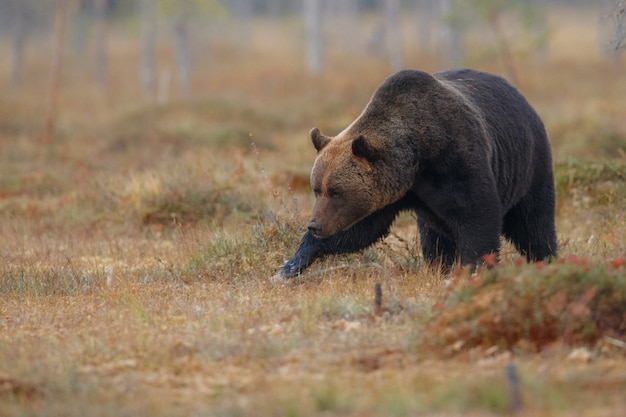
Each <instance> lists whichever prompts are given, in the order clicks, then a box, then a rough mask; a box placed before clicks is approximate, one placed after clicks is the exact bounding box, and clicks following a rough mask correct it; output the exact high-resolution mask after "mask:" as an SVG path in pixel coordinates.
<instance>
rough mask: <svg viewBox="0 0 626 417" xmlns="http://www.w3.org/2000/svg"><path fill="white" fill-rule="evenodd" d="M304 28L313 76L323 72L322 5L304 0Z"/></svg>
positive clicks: (314, 1) (318, 1) (308, 66)
mask: <svg viewBox="0 0 626 417" xmlns="http://www.w3.org/2000/svg"><path fill="white" fill-rule="evenodd" d="M304 27H305V32H306V54H307V56H306V63H307V70H308V71H309V73H311V74H319V73H320V72H322V66H323V64H322V3H321V1H320V0H304Z"/></svg>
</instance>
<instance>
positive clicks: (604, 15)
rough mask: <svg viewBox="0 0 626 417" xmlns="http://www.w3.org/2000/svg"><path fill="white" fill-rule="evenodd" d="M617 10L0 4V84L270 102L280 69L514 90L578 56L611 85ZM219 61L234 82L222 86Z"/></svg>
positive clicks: (412, 2)
mask: <svg viewBox="0 0 626 417" xmlns="http://www.w3.org/2000/svg"><path fill="white" fill-rule="evenodd" d="M624 7H625V6H624V1H619V0H587V1H585V0H582V1H581V0H467V1H459V0H335V1H331V0H2V1H0V48H1V51H2V55H3V57H4V59H2V64H0V65H1V66H0V88H2V89H3V91H4V92H5V93H4V94H3V95H5V96H6V94H7V93H11V94H15V93H17V92H24V91H28V90H31V91H32V90H38V91H41V92H45V93H46V94H48V95H49V94H50V93H51V90H53V89H54V88H58V87H61V88H62V90H63V93H68V94H69V95H74V94H76V93H77V92H76V91H73V90H74V87H75V86H77V85H80V90H81V91H80V94H83V95H92V96H94V95H97V97H95V96H94V97H91V99H92V100H100V101H101V100H106V101H107V103H108V104H109V105H113V106H117V105H118V104H119V103H124V102H126V103H127V102H128V100H133V101H134V100H140V99H144V100H148V101H155V102H158V103H166V102H168V101H171V100H188V99H197V98H202V97H209V96H215V95H216V94H221V93H224V92H229V93H234V94H241V95H256V94H257V93H268V94H270V93H272V92H275V91H278V90H280V89H281V87H282V86H281V85H280V84H281V83H282V78H283V77H287V76H286V73H289V74H297V76H311V75H317V76H319V77H330V76H335V77H336V76H337V75H338V73H341V72H344V71H346V69H348V68H349V69H351V70H353V69H354V68H359V69H360V73H358V74H354V75H355V76H356V77H357V78H360V79H361V80H363V78H365V79H367V78H368V75H367V74H368V73H370V68H372V67H374V68H375V69H374V68H373V69H374V71H375V70H377V69H378V68H384V69H385V71H386V72H392V71H397V70H399V69H401V68H405V67H417V68H422V69H425V70H429V71H435V70H441V69H445V68H448V67H458V66H472V67H479V68H486V69H491V70H493V71H495V72H498V73H501V74H502V75H504V76H506V77H507V78H509V79H510V80H511V81H512V82H513V83H515V84H519V83H522V84H523V82H524V81H525V80H526V78H528V77H526V76H525V75H524V74H523V73H524V72H525V71H527V69H528V68H529V67H532V68H535V67H537V66H539V68H540V69H541V68H543V67H541V65H544V64H549V63H550V62H551V61H553V60H555V59H561V60H568V59H569V60H570V61H573V60H574V58H581V59H580V62H578V63H577V65H578V67H579V68H578V70H579V71H581V74H584V70H583V69H582V67H584V66H585V65H586V64H591V63H596V62H600V63H602V64H604V65H606V66H608V67H611V69H612V70H613V73H611V76H617V75H619V74H620V73H622V72H623V70H624V59H623V55H624V53H623V50H624V43H625V40H624V37H625V33H626V23H625V20H626V18H625V17H624V15H625V12H624ZM567 37H569V38H567ZM566 38H567V39H566ZM350 61H352V62H358V63H360V65H356V66H355V67H354V68H353V67H352V66H351V64H349V62H350ZM569 63H570V64H573V62H569ZM233 64H235V65H237V67H238V70H240V71H238V74H237V78H238V79H237V80H233V79H230V80H229V79H226V78H224V76H225V75H227V74H224V72H231V73H232V69H231V65H233ZM244 67H245V68H244ZM545 68H546V69H547V68H549V67H545ZM591 68H593V67H592V66H589V71H592V69H591ZM244 69H245V70H246V71H245V72H244V71H243V70H244ZM595 70H597V68H594V69H593V71H595ZM257 76H258V78H257ZM250 77H252V78H254V88H253V89H252V90H253V91H250V87H251V86H250V85H249V84H248V82H250V81H249V80H246V78H250ZM378 78H380V77H378ZM376 81H379V80H378V79H377V80H376ZM53 94H55V93H53ZM41 98H43V97H41ZM48 99H50V97H48ZM89 116H90V117H93V116H94V115H93V114H91V115H89Z"/></svg>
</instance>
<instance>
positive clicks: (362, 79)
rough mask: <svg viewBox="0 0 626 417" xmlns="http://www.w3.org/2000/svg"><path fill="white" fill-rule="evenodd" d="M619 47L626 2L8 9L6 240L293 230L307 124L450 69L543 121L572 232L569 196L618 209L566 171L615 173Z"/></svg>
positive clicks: (3, 90) (338, 125)
mask: <svg viewBox="0 0 626 417" xmlns="http://www.w3.org/2000/svg"><path fill="white" fill-rule="evenodd" d="M625 36H626V12H625V1H624V0H587V1H580V0H552V1H548V0H543V1H541V0H440V1H435V0H413V1H409V0H335V1H331V0H0V54H1V55H0V56H2V59H0V216H1V218H2V219H4V220H6V221H2V222H0V223H1V224H0V232H2V233H3V235H4V236H13V238H12V239H9V238H7V239H5V242H4V243H3V244H2V245H0V248H1V247H6V248H8V249H7V251H8V252H7V253H9V252H10V253H15V247H14V245H15V242H22V244H23V246H24V247H31V245H32V241H31V239H32V238H33V237H38V238H39V239H40V238H41V236H44V235H46V233H49V234H50V236H53V237H57V238H58V237H59V236H63V234H59V233H58V232H63V233H68V234H72V235H73V236H74V237H77V238H75V239H72V238H69V237H68V238H67V239H66V240H68V241H72V242H83V244H82V245H81V244H78V243H72V244H71V245H74V249H73V250H75V251H78V252H80V251H83V250H87V249H84V248H85V247H86V245H85V244H84V242H85V239H87V238H88V237H89V236H93V235H94V233H96V234H97V233H101V234H103V236H104V237H103V236H100V237H99V238H98V237H96V238H95V240H98V239H100V240H103V239H104V240H105V241H109V242H110V241H114V240H115V239H113V238H112V237H111V236H110V233H111V232H110V231H111V230H113V229H115V227H114V226H115V225H117V226H119V227H118V228H117V229H115V230H116V232H115V233H117V235H116V236H120V235H121V236H143V235H144V234H146V233H147V234H148V236H154V235H153V234H151V233H153V232H154V233H162V232H163V231H167V230H173V231H176V230H179V229H177V228H176V227H175V228H170V226H172V225H175V226H180V225H187V224H188V225H197V224H198V223H202V224H204V225H206V227H207V228H208V229H207V232H206V233H207V236H213V235H212V234H213V233H216V232H215V231H218V230H226V231H228V230H230V231H233V232H235V233H241V232H242V230H244V229H242V228H241V225H242V224H248V225H255V224H258V222H259V218H265V217H264V216H265V214H263V213H268V212H270V213H279V214H281V213H283V214H288V216H289V218H290V219H293V222H292V224H294V225H298V226H301V225H303V224H304V222H305V220H306V217H307V216H308V213H309V210H310V207H311V205H312V201H313V197H312V193H311V191H310V188H309V184H308V176H309V172H310V168H311V166H312V163H313V160H314V158H315V152H314V150H313V148H312V146H311V144H310V141H309V138H308V132H309V130H310V129H311V128H312V127H314V126H317V127H319V128H320V129H321V130H322V131H323V132H324V133H326V134H328V135H334V134H337V133H338V132H340V131H341V130H342V129H343V128H345V127H346V126H347V125H348V124H349V123H350V122H351V121H352V120H354V118H355V117H357V116H358V115H359V113H360V112H361V110H362V109H363V108H364V107H365V105H366V104H367V101H368V100H369V97H370V96H371V94H372V92H373V91H374V90H375V89H376V87H377V86H378V85H380V84H381V82H382V81H383V80H384V78H385V77H387V76H388V75H389V74H390V73H392V72H394V71H396V70H399V69H401V68H416V69H422V70H425V71H428V72H436V71H439V70H443V69H446V68H450V67H460V66H465V67H471V68H475V69H479V70H485V71H489V72H493V73H496V74H499V75H502V76H504V77H506V78H507V79H508V80H510V81H511V82H512V83H513V84H514V85H515V86H517V87H518V88H519V89H520V90H521V92H522V93H523V94H524V95H525V96H526V97H527V98H528V100H529V101H530V102H531V104H532V105H533V106H534V107H535V108H536V109H537V111H538V113H539V114H540V115H541V117H542V118H543V120H544V122H545V124H546V127H547V130H548V134H549V136H550V140H551V142H552V145H553V149H554V155H555V163H556V164H557V170H556V173H557V179H556V180H557V186H558V191H559V207H560V211H559V216H560V217H559V219H560V220H559V221H560V224H559V227H560V230H566V229H568V228H569V224H570V223H572V222H578V221H579V219H578V217H575V216H573V217H572V216H569V215H567V216H566V215H564V212H563V210H564V207H566V206H570V205H571V204H573V203H572V202H571V201H570V200H564V199H565V198H570V197H571V196H572V195H574V194H573V193H575V192H578V194H576V195H574V197H572V198H575V199H577V200H576V201H578V200H580V201H582V203H581V204H582V206H580V207H581V209H584V207H586V206H585V205H584V204H587V203H586V202H588V201H589V200H594V199H601V200H602V201H605V200H606V202H608V203H611V204H613V202H615V201H618V200H619V201H622V200H620V199H621V198H622V197H620V196H621V194H619V193H617V192H616V191H615V190H616V187H617V186H618V184H619V183H620V178H621V177H620V175H621V174H615V172H618V171H616V170H615V168H614V167H613V166H612V165H611V166H606V165H599V166H600V168H597V167H596V165H580V164H579V165H576V164H577V163H578V162H576V163H574V162H571V161H608V160H612V161H621V162H620V163H621V164H622V165H623V161H624V159H625V158H626V157H625V154H624V152H625V149H626V75H625V71H626V62H625V61H626V58H625V56H624V55H625V53H624V51H625V49H626V48H625ZM573 164H574V165H573ZM611 173H613V174H611ZM579 174H580V175H579ZM577 175H579V176H580V178H583V179H584V181H587V180H588V181H596V180H597V181H600V183H601V184H602V187H604V188H602V192H601V193H600V194H597V195H596V194H593V195H592V194H589V190H587V189H583V191H580V187H578V185H577V184H578V183H576V184H574V185H572V184H573V183H574V182H576V181H579V180H578V179H577V178H579V177H578V176H577ZM587 177H588V178H587ZM614 180H615V181H614ZM580 181H583V180H580ZM621 181H623V178H621ZM616 184H617V185H616ZM572 190H573V191H572ZM577 190H578V191H577ZM599 196H600V197H599ZM563 201H566V203H562V202H563ZM259 216H260V217H259ZM568 216H569V217H568ZM599 216H600V214H599ZM409 223H412V222H409ZM595 225H597V223H596V224H595ZM146 226H147V227H146ZM590 227H591V226H590ZM594 227H595V226H594ZM194 230H197V229H194ZM245 230H248V228H246V229H245ZM411 230H413V229H411ZM585 234H587V232H583V235H585ZM207 236H204V237H199V238H198V240H204V241H206V240H209V239H210V237H207ZM293 236H296V237H293ZM293 236H292V237H289V239H286V242H290V243H289V244H293V245H295V244H296V243H297V233H296V234H294V235H293ZM580 238H581V239H583V240H584V241H586V240H587V239H588V236H586V237H585V236H581V237H580ZM64 244H65V245H68V243H64ZM37 245H38V246H39V247H45V246H46V244H44V242H42V241H41V240H40V241H38V243H37ZM76 245H79V246H80V247H78V246H76ZM50 246H51V247H56V246H58V243H57V242H52V243H50ZM70 247H71V246H70ZM151 250H154V248H153V249H151ZM93 251H95V252H98V250H95V249H93V250H92V252H93ZM113 252H114V253H116V256H126V254H127V253H128V251H127V250H126V249H120V250H113ZM285 252H289V250H283V249H281V250H280V251H277V254H276V255H275V256H276V258H277V259H278V260H277V261H276V262H275V264H276V265H279V264H280V262H281V261H282V259H283V257H284V256H286V254H285ZM22 253H24V251H22ZM39 255H41V254H39ZM39 255H38V256H39ZM129 256H130V255H129Z"/></svg>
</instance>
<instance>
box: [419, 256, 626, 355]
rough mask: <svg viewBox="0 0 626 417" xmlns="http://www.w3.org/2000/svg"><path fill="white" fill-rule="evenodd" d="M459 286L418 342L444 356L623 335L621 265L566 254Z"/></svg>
mask: <svg viewBox="0 0 626 417" xmlns="http://www.w3.org/2000/svg"><path fill="white" fill-rule="evenodd" d="M457 279H459V282H462V283H461V284H458V285H457V286H456V287H455V288H454V289H453V290H452V292H451V294H450V295H449V297H448V299H447V300H446V301H445V303H443V304H440V305H439V306H438V308H439V309H440V313H439V315H438V316H437V317H436V318H435V319H434V320H433V321H432V322H431V323H430V324H429V325H428V326H427V329H426V331H425V333H424V342H425V343H426V344H427V345H430V346H431V347H433V348H436V349H441V348H444V349H445V350H446V351H447V352H448V353H452V352H454V351H455V350H463V349H469V348H473V347H476V346H482V347H486V348H489V347H491V346H499V347H500V348H502V349H513V348H515V347H516V346H518V345H519V344H520V343H523V344H524V345H526V346H530V347H531V348H532V349H534V350H540V349H541V348H542V347H543V346H546V345H548V344H550V343H552V342H555V341H558V340H561V341H563V342H564V343H566V344H568V345H593V344H594V343H595V342H597V341H598V340H600V339H601V338H602V337H603V336H605V335H608V336H612V337H617V338H624V337H625V336H626V276H625V274H624V268H623V265H622V263H620V262H614V264H613V265H609V266H606V267H605V266H595V265H591V264H590V263H589V262H588V261H587V260H585V259H580V258H575V257H571V258H569V259H566V260H562V261H559V262H557V263H555V264H551V265H543V264H537V265H522V266H511V267H502V268H496V269H494V270H491V271H486V272H484V273H482V274H479V275H477V276H475V277H470V278H462V277H457Z"/></svg>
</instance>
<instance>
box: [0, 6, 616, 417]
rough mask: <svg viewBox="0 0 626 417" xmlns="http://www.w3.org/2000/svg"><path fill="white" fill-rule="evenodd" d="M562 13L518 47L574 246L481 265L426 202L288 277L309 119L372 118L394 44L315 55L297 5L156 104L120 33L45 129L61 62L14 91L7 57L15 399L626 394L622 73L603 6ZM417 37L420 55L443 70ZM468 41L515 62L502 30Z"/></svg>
mask: <svg viewBox="0 0 626 417" xmlns="http://www.w3.org/2000/svg"><path fill="white" fill-rule="evenodd" d="M563 13H564V14H559V16H560V18H559V19H556V20H555V23H557V25H556V26H555V30H554V33H553V35H552V37H551V42H550V53H549V55H548V57H547V58H546V59H545V60H543V61H540V60H536V59H535V58H534V56H533V55H532V54H531V53H529V52H528V51H527V50H526V49H524V47H523V46H520V47H519V51H518V53H519V55H518V57H519V60H518V65H519V68H518V69H519V71H518V72H519V74H518V76H519V84H518V88H519V89H520V90H521V91H522V92H523V93H524V94H525V95H526V97H527V98H528V99H529V101H530V102H531V103H532V104H533V106H535V108H536V109H537V111H538V113H539V114H540V115H541V116H542V118H543V119H544V121H545V124H546V127H547V130H548V133H549V136H550V138H551V141H552V144H553V151H554V159H555V181H556V186H557V232H558V239H559V245H560V247H559V251H560V257H559V259H558V260H557V261H556V262H554V263H552V264H539V265H527V264H525V263H524V262H521V261H520V258H519V256H518V255H517V254H516V253H515V251H514V250H513V249H512V248H511V247H510V246H508V245H506V244H505V245H504V246H503V250H502V260H501V262H500V264H499V265H498V266H497V267H495V268H494V269H492V270H489V271H479V272H478V273H476V274H471V273H470V272H469V271H467V270H463V269H457V270H455V271H454V272H452V273H451V274H441V273H436V272H433V271H432V270H430V269H428V268H426V267H425V266H424V265H423V262H422V260H421V255H420V250H419V241H418V238H417V236H416V228H415V218H414V217H412V216H409V215H406V216H403V217H401V218H400V219H399V220H398V222H397V223H396V225H395V226H394V229H393V232H392V234H391V236H389V238H388V239H386V240H385V241H383V242H381V243H379V244H377V245H375V246H374V247H372V248H370V249H367V250H365V251H363V252H362V253H357V254H353V255H348V256H335V257H329V258H327V259H325V260H323V261H320V262H317V263H315V264H314V265H313V266H312V267H311V268H310V269H309V270H307V272H306V273H305V274H304V275H303V276H302V277H301V279H299V280H297V281H296V282H294V283H293V284H291V285H280V284H279V285H276V284H272V283H271V282H270V278H271V277H272V276H273V275H274V274H275V273H276V271H277V270H278V268H279V267H280V266H281V264H282V263H283V262H284V261H285V260H286V259H287V258H288V257H289V256H290V255H292V254H293V252H294V251H295V249H296V247H297V245H298V242H299V239H300V236H301V234H302V233H303V231H304V225H305V224H306V220H307V218H308V215H309V213H310V210H311V207H312V204H313V195H312V192H311V190H310V187H309V184H308V177H309V171H310V168H311V166H312V163H313V160H314V158H315V151H314V149H313V147H312V145H311V144H310V141H309V138H308V131H309V129H310V128H312V127H314V126H317V127H319V128H320V129H322V131H324V132H326V133H328V134H335V133H337V132H339V131H340V130H342V129H343V128H344V127H345V126H346V125H347V124H348V123H350V122H351V121H352V120H353V119H354V118H355V117H356V116H357V115H358V114H359V113H360V111H361V109H362V108H363V107H364V106H365V104H366V103H367V101H368V99H369V97H370V95H371V93H372V92H373V91H374V89H375V88H376V87H377V86H378V85H379V84H380V83H381V82H382V80H383V79H384V78H385V77H386V76H387V75H388V74H389V68H388V65H387V64H386V63H385V62H384V61H383V60H381V59H380V58H376V57H372V56H368V55H362V56H361V55H354V56H347V55H346V54H345V52H344V51H337V50H333V49H331V50H330V51H329V53H328V56H327V62H326V71H325V72H324V73H322V74H320V75H307V74H306V71H305V70H304V62H303V61H304V60H303V59H301V46H300V45H299V44H298V42H296V40H297V38H298V35H297V28H296V27H295V25H294V24H293V23H287V24H285V25H280V26H279V25H276V24H273V23H272V22H267V21H258V22H255V27H254V33H255V37H254V43H253V44H252V45H251V47H250V48H249V49H246V50H245V51H243V50H240V49H238V48H237V47H236V46H234V45H233V44H230V43H228V42H213V43H211V44H210V45H208V46H207V51H208V52H207V53H206V54H200V55H198V58H197V59H198V60H197V62H196V64H195V70H194V71H195V72H194V74H193V84H192V92H193V96H192V97H191V98H190V99H188V100H183V99H180V98H178V97H176V94H175V89H173V91H174V93H173V94H172V98H171V100H170V101H169V102H168V103H166V104H158V103H154V102H153V101H151V100H148V99H146V98H145V97H144V95H143V93H142V91H141V89H140V85H139V83H138V82H137V76H136V75H134V74H136V73H137V71H138V70H137V68H138V67H137V66H138V62H139V57H138V42H137V40H136V39H129V38H128V37H125V36H119V37H112V38H111V39H110V42H111V45H112V46H111V48H110V54H111V56H110V61H109V65H110V68H109V80H108V82H109V87H108V88H107V89H105V90H100V89H98V88H97V86H96V85H95V83H94V81H93V71H92V68H90V67H89V63H88V62H83V63H80V62H78V60H72V58H71V57H69V58H68V59H67V61H66V63H65V68H64V72H63V81H62V87H61V90H60V96H59V112H58V123H57V127H56V133H55V135H54V137H53V138H52V139H51V140H49V141H45V140H43V139H42V135H43V132H44V130H45V115H46V105H47V102H46V97H47V89H48V84H49V74H48V71H49V60H50V57H49V56H47V55H46V54H37V53H32V54H31V55H29V57H28V59H27V67H28V68H29V72H28V73H27V74H26V76H25V79H24V82H23V85H22V86H21V87H19V88H16V87H12V86H11V85H10V77H9V67H8V62H1V63H0V89H1V90H2V95H1V96H0V236H1V239H0V416H41V415H46V416H61V415H62V416H85V415H89V416H108V415H118V416H126V415H129V416H130V415H132V416H178V415H180V416H183V415H184V416H190V415H215V416H244V415H255V416H263V415H266V416H289V417H295V416H312V415H324V416H410V415H437V416H456V415H463V416H491V415H509V414H514V413H519V415H528V416H570V415H571V416H594V417H597V416H619V415H624V413H626V396H624V393H625V392H626V241H625V239H624V236H625V235H626V216H624V212H625V209H626V154H625V151H626V117H625V115H626V74H625V73H624V69H623V68H624V65H623V66H622V69H621V72H620V70H619V69H617V68H616V67H615V66H614V65H613V63H611V62H610V61H609V60H606V59H605V58H604V57H602V56H601V55H600V54H599V53H598V52H597V49H598V48H597V42H598V41H597V38H596V34H595V31H596V27H595V24H596V22H595V21H592V20H591V19H587V18H586V17H585V16H584V15H579V14H575V13H565V12H563ZM563 16H565V17H564V18H563ZM294 39H295V40H294ZM277 40H278V41H277ZM278 42H280V43H278ZM412 46H414V45H412V44H411V43H410V42H407V47H406V48H407V52H406V54H405V55H406V61H407V62H406V63H405V65H406V66H407V67H413V68H420V69H424V70H427V71H435V70H437V69H439V68H440V63H439V62H438V60H437V58H436V57H435V56H434V55H433V56H430V55H417V54H414V53H411V49H410V48H411V47H412ZM2 48H5V49H6V51H5V52H6V54H8V45H4V44H3V45H2ZM168 60H171V51H170V50H169V49H168V48H167V47H164V46H162V47H161V49H160V50H159V61H160V62H165V63H167V62H169V61H168ZM466 60H467V62H466V65H467V66H470V67H474V68H478V69H482V70H488V71H492V72H496V73H501V72H502V70H501V67H500V64H499V61H498V57H497V54H495V53H494V51H493V48H492V47H489V46H479V45H477V46H475V47H474V48H472V49H469V53H468V56H467V58H466ZM129 74H131V75H129ZM377 284H380V286H379V288H380V294H382V298H377V294H376V287H377ZM380 294H379V295H380ZM512 371H515V372H514V373H515V374H516V375H517V378H516V377H515V376H513V375H512V374H511V372H512Z"/></svg>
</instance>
